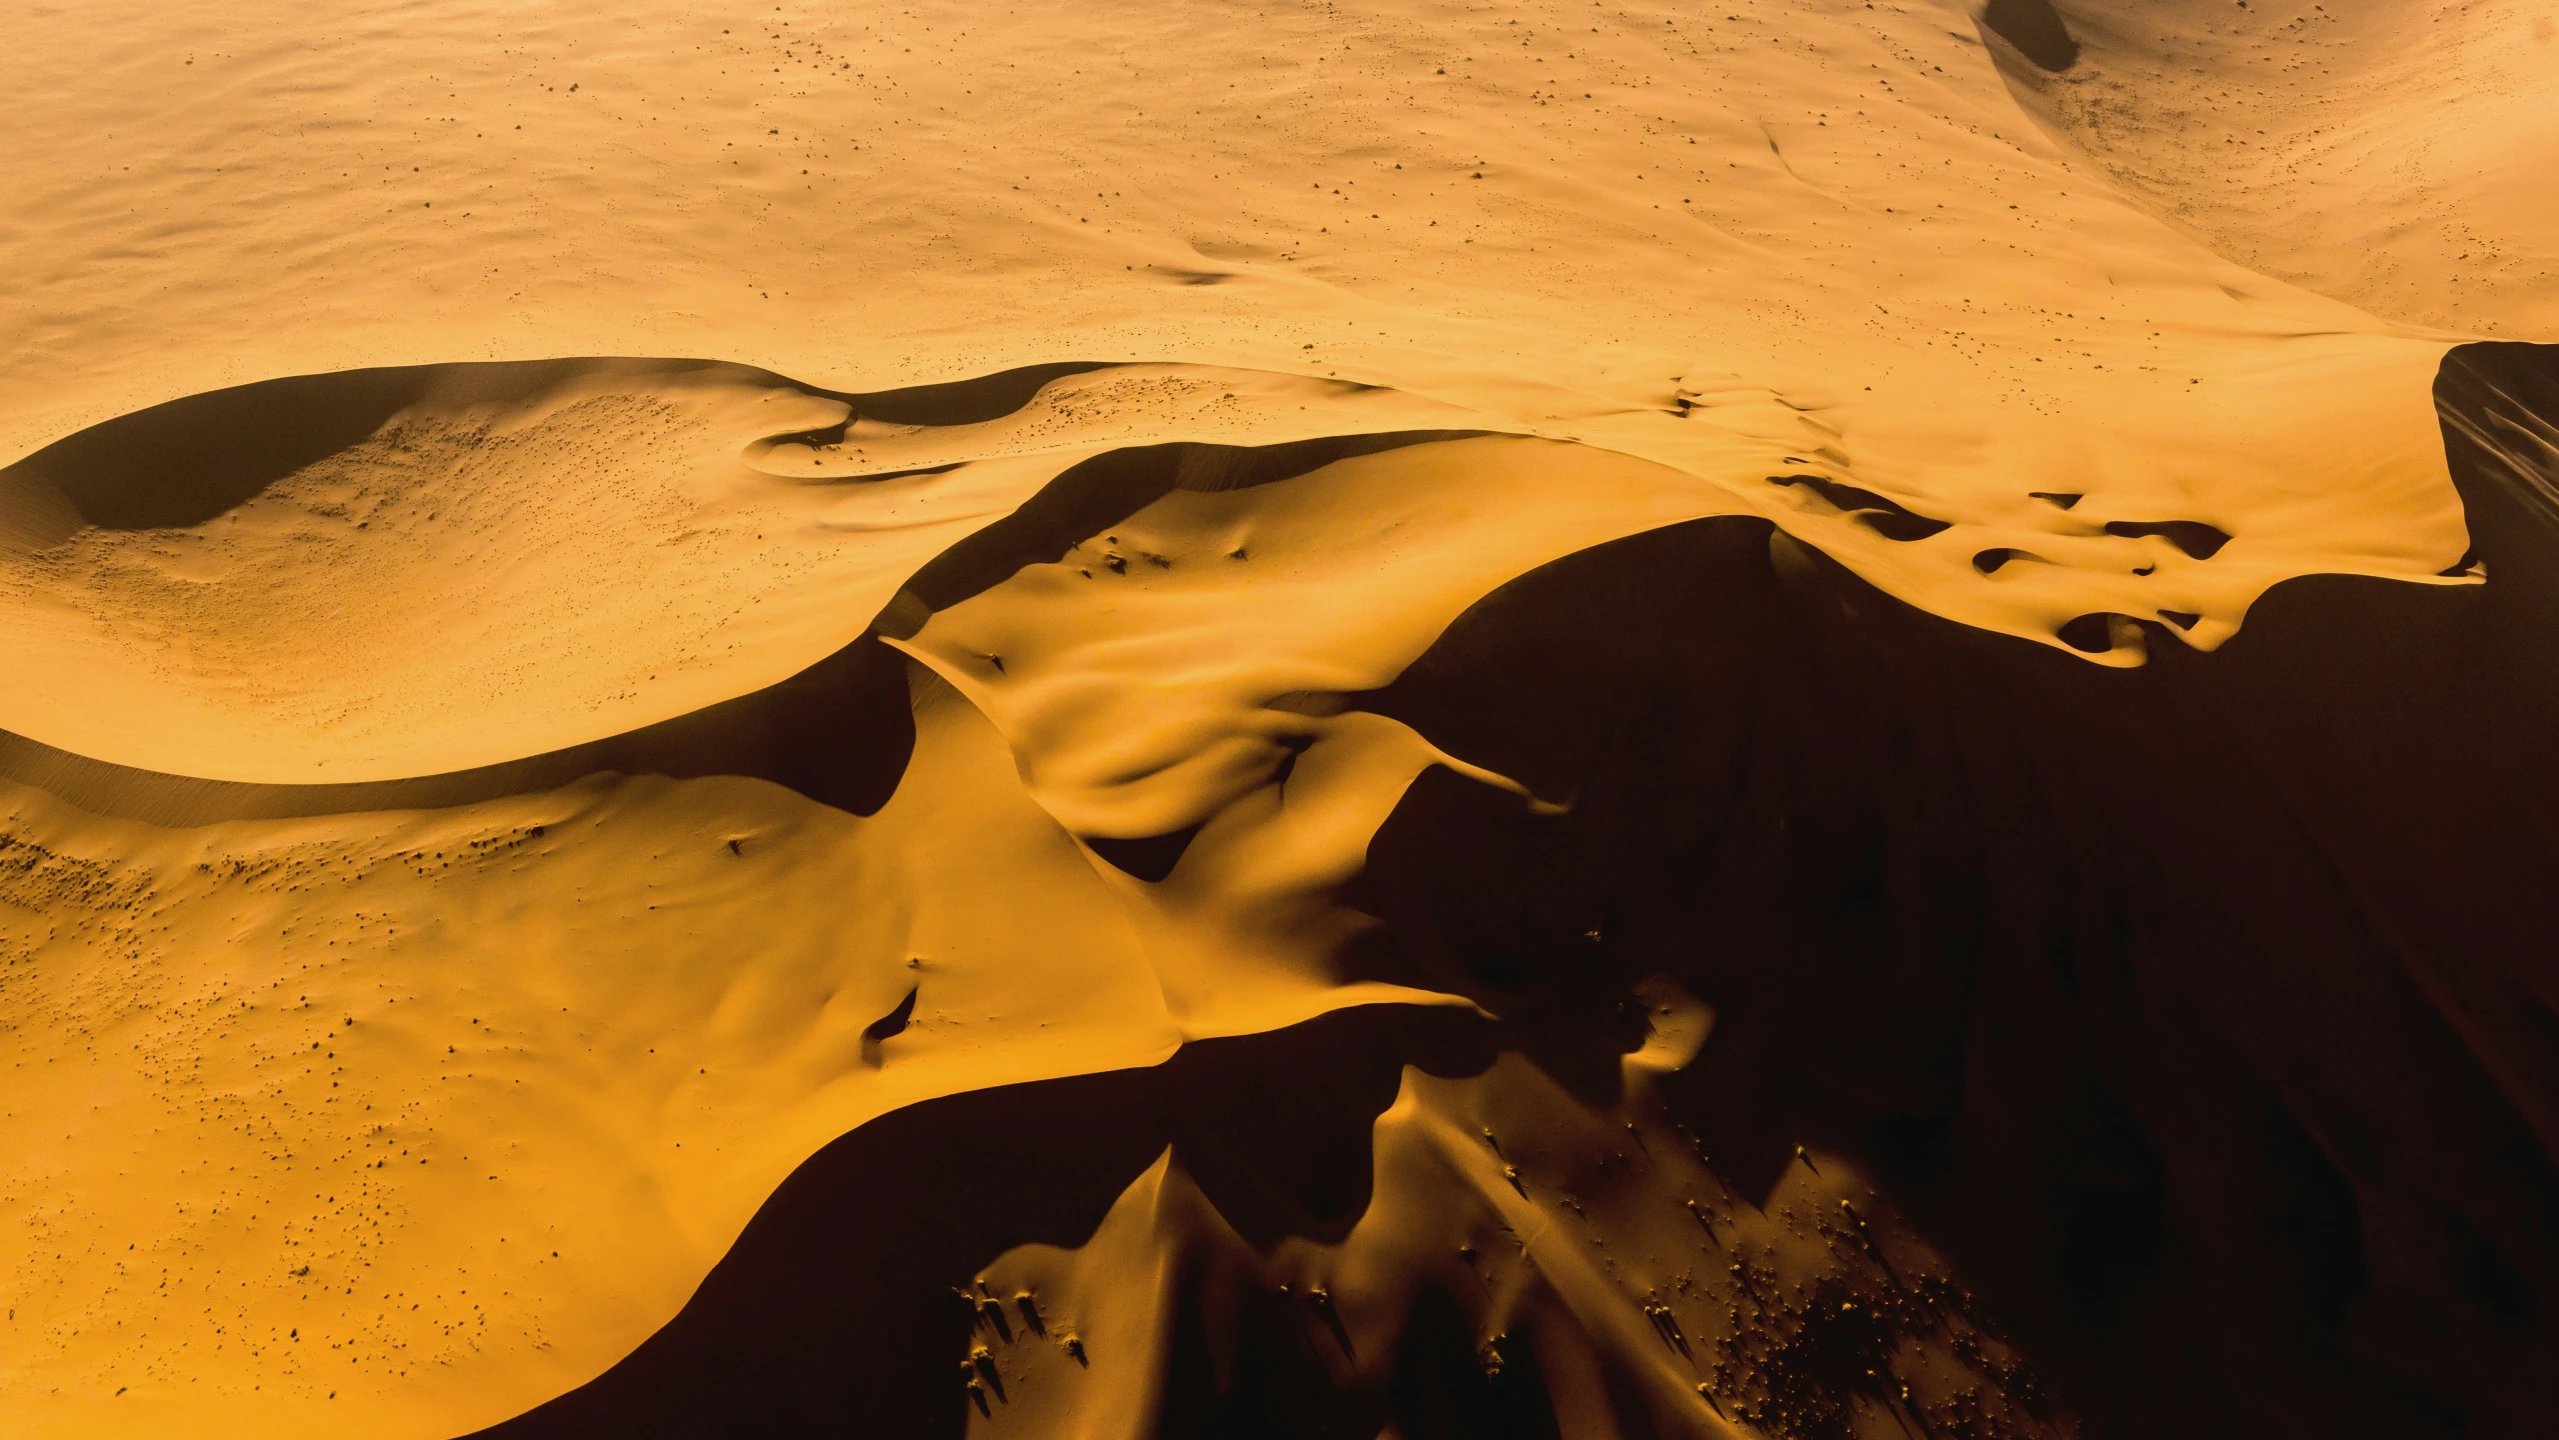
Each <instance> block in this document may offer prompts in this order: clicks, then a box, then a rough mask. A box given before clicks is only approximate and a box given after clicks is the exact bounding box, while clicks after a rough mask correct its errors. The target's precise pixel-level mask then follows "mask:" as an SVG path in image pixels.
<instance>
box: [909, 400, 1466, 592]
mask: <svg viewBox="0 0 2559 1440" xmlns="http://www.w3.org/2000/svg"><path fill="white" fill-rule="evenodd" d="M1484 433H1487V432H1484V431H1478V430H1398V431H1390V432H1386V433H1383V434H1375V435H1328V436H1323V437H1320V438H1317V439H1313V440H1294V441H1288V442H1285V443H1282V444H1277V445H1212V444H1207V443H1205V442H1198V441H1179V442H1175V443H1172V444H1167V445H1132V446H1127V447H1125V448H1122V449H1118V450H1112V451H1108V452H1106V453H1104V454H1100V455H1096V456H1093V457H1092V458H1090V459H1087V460H1082V461H1078V462H1077V463H1076V464H1074V465H1072V466H1069V467H1068V468H1067V469H1066V470H1065V471H1063V472H1062V473H1060V474H1059V475H1058V476H1057V478H1056V479H1054V480H1051V481H1050V482H1049V483H1048V484H1047V485H1045V486H1042V487H1041V489H1040V491H1039V493H1038V494H1036V495H1033V496H1032V497H1031V498H1030V499H1028V500H1026V501H1024V502H1022V505H1021V507H1020V508H1019V509H1017V510H1015V511H1014V512H1013V513H1012V514H1010V515H1008V516H1006V517H1004V518H1003V519H1001V520H998V521H996V522H995V523H994V524H992V525H989V526H987V527H986V528H985V529H983V530H980V531H978V532H977V533H976V534H973V535H971V536H969V537H968V538H967V539H965V540H962V541H960V542H959V543H958V544H956V545H953V546H952V547H951V548H950V549H948V550H945V551H943V552H942V553H941V554H939V555H937V556H935V557H933V559H932V560H931V561H930V562H928V563H927V564H926V565H925V566H924V568H923V569H921V570H918V571H917V572H916V573H915V578H914V579H912V580H909V581H908V582H907V583H906V588H905V589H904V590H903V591H901V592H900V594H899V596H898V599H897V601H896V602H894V603H892V604H891V605H890V607H889V611H888V613H887V615H885V616H883V618H882V624H881V633H883V634H886V635H889V636H891V637H892V638H896V639H905V638H907V637H909V636H911V635H913V634H914V633H915V632H916V631H917V630H920V629H922V628H923V625H924V622H925V620H926V619H928V618H930V616H931V615H932V613H933V612H934V611H936V610H948V609H950V608H951V607H952V606H954V605H957V604H959V603H960V602H961V601H963V600H966V599H968V598H969V597H970V596H972V595H978V594H982V593H984V592H985V591H988V590H991V589H993V588H994V587H996V586H998V585H1001V584H1003V583H1004V582H1005V581H1006V580H1008V579H1011V578H1012V577H1013V575H1014V574H1015V573H1016V572H1018V571H1020V570H1021V569H1023V568H1024V567H1025V566H1030V565H1047V564H1054V563H1055V562H1056V561H1057V560H1058V559H1059V558H1061V557H1062V556H1064V555H1065V554H1066V552H1067V551H1068V550H1070V549H1072V548H1074V547H1075V546H1076V545H1077V544H1079V543H1081V542H1083V541H1085V540H1089V539H1091V538H1092V537H1093V536H1095V535H1098V534H1100V533H1102V532H1103V531H1105V530H1107V529H1109V528H1110V527H1111V526H1113V525H1116V524H1118V523H1119V522H1120V521H1122V520H1125V519H1127V518H1128V517H1129V516H1131V515H1134V514H1136V513H1137V512H1138V511H1140V510H1143V509H1145V508H1146V507H1147V506H1148V505H1150V504H1152V503H1154V502H1155V501H1157V500H1160V499H1162V498H1163V497H1165V496H1167V495H1170V494H1172V493H1173V492H1174V491H1176V490H1202V491H1219V490H1242V489H1247V488H1249V487H1251V486H1255V485H1268V484H1271V483H1273V482H1275V481H1280V480H1287V479H1291V478H1293V477H1296V476H1299V475H1304V474H1306V473H1308V472H1309V471H1312V470H1319V469H1322V468H1323V467H1324V466H1327V465H1330V464H1332V463H1334V462H1335V461H1338V460H1347V459H1350V458H1351V457H1353V456H1356V455H1374V454H1378V453H1381V452H1383V451H1388V450H1397V449H1402V448H1403V447H1405V446H1408V445H1426V444H1430V443H1432V442H1434V441H1440V440H1464V439H1470V438H1473V437H1475V436H1478V435H1481V434H1484Z"/></svg>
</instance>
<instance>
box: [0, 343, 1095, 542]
mask: <svg viewBox="0 0 2559 1440" xmlns="http://www.w3.org/2000/svg"><path fill="white" fill-rule="evenodd" d="M1108 368H1110V362H1106V361H1069V362H1061V363H1058V364H1050V365H1031V366H1025V367H1022V368H1020V369H1015V370H1006V371H1001V372H999V373H996V374H993V375H982V376H977V377H973V378H971V379H967V380H957V381H949V382H945V383H941V384H934V385H916V386H909V387H906V388H903V389H898V390H880V391H871V392H867V393H863V392H854V391H842V390H823V389H819V388H817V387H815V386H810V385H802V384H800V383H799V382H797V381H794V380H790V379H787V378H785V377H783V376H780V375H776V374H773V373H772V372H771V371H767V370H759V369H756V368H754V367H753V366H748V365H736V364H731V363H728V362H726V361H718V360H687V359H667V360H659V359H641V358H632V357H625V356H589V357H577V358H571V359H560V360H507V361H464V362H456V363H452V364H444V365H402V366H387V367H380V368H374V369H364V370H340V371H334V372H330V373H327V374H321V375H288V376H283V377H280V378H278V379H273V380H260V381H257V382H255V383H253V384H248V385H235V386H231V387H229V388H227V389H222V390H208V391H205V392H204V393H203V394H200V395H188V396H185V397H183V398H180V399H176V400H171V401H168V402H166V403H164V404H159V405H153V406H150V407H147V408H145V409H141V410H136V411H134V412H133V413H131V414H129V415H119V416H117V417H116V418H114V419H112V420H106V421H101V422H100V423H98V424H96V425H92V426H90V427H89V428H87V429H85V430H82V431H80V432H78V433H77V434H74V435H69V436H65V437H64V438H62V439H60V440H57V441H55V442H54V443H52V444H50V445H47V446H46V447H44V448H43V449H41V450H38V451H36V452H35V453H34V454H31V455H29V456H27V457H26V458H24V459H22V460H19V461H17V462H16V463H15V464H12V465H9V466H7V467H6V468H0V534H5V536H6V538H9V539H11V540H13V541H15V542H17V543H19V544H22V545H29V546H40V545H45V544H51V543H53V542H55V541H58V540H60V539H63V538H65V537H67V536H68V535H69V534H70V533H71V531H72V530H74V529H76V528H78V526H80V525H82V524H88V525H96V526H100V527H103V528H106V529H110V530H152V529H162V528H172V527H182V526H190V525H201V524H203V523H204V522H206V521H208V520H211V519H214V518H216V517H217V516H220V515H221V514H223V513H224V512H225V511H228V510H230V509H232V508H234V507H236V506H238V505H240V504H241V503H243V502H244V501H247V500H249V499H251V498H252V497H254V496H256V495H257V494H258V493H259V492H260V491H263V490H264V489H266V488H267V487H268V486H269V485H272V484H274V483H275V482H276V481H278V480H281V479H283V478H284V477H286V476H287V475H290V474H292V473H293V472H294V471H296V470H299V469H302V468H303V467H305V466H307V465H311V464H313V463H315V462H317V461H320V460H323V459H326V458H327V457H329V456H331V455H334V454H336V453H337V452H339V451H341V450H344V449H346V448H347V447H349V446H351V445H355V444H358V443H360V442H362V441H363V440H365V439H366V438H367V437H369V436H371V435H372V434H374V432H376V431H378V430H380V429H381V428H382V426H383V425H384V423H385V422H387V421H389V420H390V419H391V417H392V416H394V415H396V414H398V413H399V412H400V411H402V410H404V409H407V408H408V407H410V406H412V405H416V404H418V403H419V402H421V401H425V400H429V399H433V400H436V401H438V402H440V403H444V404H451V405H456V406H459V405H466V404H472V403H479V402H488V401H504V400H511V399H518V398H523V397H527V396H532V395H537V394H539V393H541V392H542V391H544V390H546V389H548V388H550V387H551V386H554V385H557V384H560V383H561V382H563V381H566V380H570V379H573V378H577V377H582V376H588V375H620V376H629V377H634V378H635V379H636V380H639V381H641V382H643V383H644V382H645V381H646V380H648V379H650V378H669V379H671V378H675V377H678V376H698V375H704V374H718V375H724V376H729V377H734V378H736V379H738V380H740V381H743V382H746V383H750V384H757V385H769V386H773V387H775V388H782V389H791V390H797V391H800V392H802V393H804V394H809V395H816V396H821V397H824V398H826V399H830V400H841V401H843V402H845V403H846V404H847V405H850V406H851V407H852V408H853V411H854V414H855V416H856V417H857V418H861V417H867V418H872V419H878V420H886V421H889V422H890V423H892V424H899V425H970V424H978V423H982V422H985V421H989V420H995V419H999V418H1001V417H1003V416H1005V415H1009V414H1011V413H1012V412H1014V411H1016V410H1019V409H1020V408H1022V406H1024V405H1026V404H1028V403H1029V402H1030V399H1031V397H1032V396H1033V395H1036V394H1037V393H1039V390H1040V388H1041V387H1042V386H1044V385H1047V384H1048V383H1049V382H1051V381H1053V380H1058V379H1062V378H1064V377H1066V376H1069V375H1077V374H1082V373H1084V372H1086V371H1091V370H1102V369H1108ZM838 433H839V434H840V429H839V431H838Z"/></svg>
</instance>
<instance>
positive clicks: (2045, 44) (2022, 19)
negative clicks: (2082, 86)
mask: <svg viewBox="0 0 2559 1440" xmlns="http://www.w3.org/2000/svg"><path fill="white" fill-rule="evenodd" d="M1981 24H1982V28H1983V29H1985V30H1988V31H1989V32H1990V33H1992V34H1994V35H1996V36H1998V37H1999V38H2000V39H2002V40H2005V41H2007V42H2008V43H2009V44H2011V45H2014V46H2016V47H2017V53H2018V54H2020V55H2023V56H2025V57H2026V58H2027V59H2028V60H2030V61H2033V62H2034V64H2035V67H2036V68H2037V69H2039V70H2043V71H2045V72H2046V73H2048V74H2053V75H2058V74H2060V73H2061V72H2063V71H2064V70H2067V69H2069V68H2070V67H2071V66H2073V65H2076V64H2078V63H2079V42H2078V41H2077V40H2074V39H2072V38H2071V35H2070V27H2069V26H2067V25H2064V24H2063V23H2062V19H2061V15H2060V12H2058V11H2056V10H2054V9H2053V7H2052V0H1990V3H1989V4H1987V5H1985V6H1983V7H1982V12H1981Z"/></svg>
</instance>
